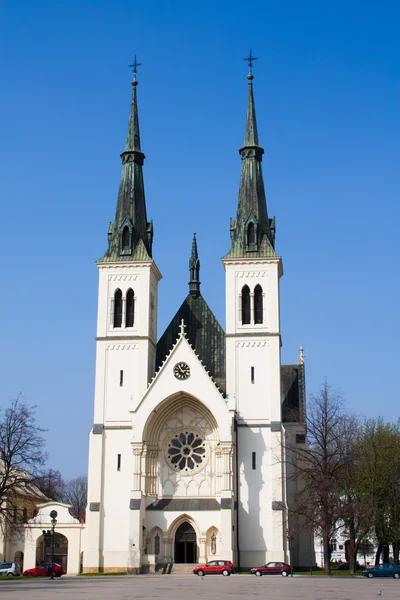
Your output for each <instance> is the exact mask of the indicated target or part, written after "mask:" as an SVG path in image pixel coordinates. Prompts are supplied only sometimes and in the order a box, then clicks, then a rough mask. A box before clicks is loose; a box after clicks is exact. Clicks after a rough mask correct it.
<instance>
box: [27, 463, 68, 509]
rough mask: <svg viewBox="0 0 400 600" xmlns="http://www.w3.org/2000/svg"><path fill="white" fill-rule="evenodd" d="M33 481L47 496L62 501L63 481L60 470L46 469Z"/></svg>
mask: <svg viewBox="0 0 400 600" xmlns="http://www.w3.org/2000/svg"><path fill="white" fill-rule="evenodd" d="M34 483H35V485H36V487H38V488H39V490H40V491H41V492H42V493H43V494H44V495H45V496H46V497H47V498H49V499H51V500H55V501H56V502H62V499H63V497H64V488H65V483H64V480H63V478H62V475H61V473H60V471H54V470H53V469H48V470H47V471H44V472H43V473H41V474H40V475H39V476H38V477H36V478H35V481H34Z"/></svg>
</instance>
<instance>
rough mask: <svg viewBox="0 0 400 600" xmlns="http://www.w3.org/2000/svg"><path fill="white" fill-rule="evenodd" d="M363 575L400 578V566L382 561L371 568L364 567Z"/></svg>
mask: <svg viewBox="0 0 400 600" xmlns="http://www.w3.org/2000/svg"><path fill="white" fill-rule="evenodd" d="M362 574H363V575H364V577H369V578H370V579H372V577H394V578H395V579H400V566H399V565H394V564H393V563H384V564H382V565H376V566H375V567H372V569H365V571H363V573H362Z"/></svg>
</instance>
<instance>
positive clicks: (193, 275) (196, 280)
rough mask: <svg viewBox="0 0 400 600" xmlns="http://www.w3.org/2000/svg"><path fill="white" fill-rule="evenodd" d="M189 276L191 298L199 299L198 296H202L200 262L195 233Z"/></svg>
mask: <svg viewBox="0 0 400 600" xmlns="http://www.w3.org/2000/svg"><path fill="white" fill-rule="evenodd" d="M189 274H190V281H189V292H190V294H191V296H193V297H194V298H197V296H200V261H199V255H198V252H197V240H196V234H195V233H194V234H193V242H192V255H191V257H190V261H189Z"/></svg>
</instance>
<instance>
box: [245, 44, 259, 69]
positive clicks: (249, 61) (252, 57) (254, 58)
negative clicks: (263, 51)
mask: <svg viewBox="0 0 400 600" xmlns="http://www.w3.org/2000/svg"><path fill="white" fill-rule="evenodd" d="M243 60H246V61H247V62H248V63H249V73H250V75H252V73H253V71H252V69H253V62H254V61H255V60H257V58H256V57H255V56H253V55H252V53H251V49H250V52H249V55H248V56H247V57H246V58H244V59H243Z"/></svg>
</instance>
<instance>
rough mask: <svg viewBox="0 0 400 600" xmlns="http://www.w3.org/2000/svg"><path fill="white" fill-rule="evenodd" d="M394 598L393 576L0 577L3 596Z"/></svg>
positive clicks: (399, 589) (398, 587)
mask: <svg viewBox="0 0 400 600" xmlns="http://www.w3.org/2000/svg"><path fill="white" fill-rule="evenodd" d="M380 590H382V594H381V595H380V598H382V600H395V599H396V600H398V598H399V597H400V581H396V580H393V579H380V580H379V579H373V580H368V579H364V578H361V577H360V578H358V577H357V578H354V579H353V578H339V577H338V578H325V577H321V576H314V577H304V576H297V577H296V576H294V577H293V578H291V577H287V578H283V577H271V576H270V577H254V576H251V575H232V576H231V577H222V576H216V575H214V576H208V577H207V576H206V577H202V578H201V577H195V576H194V575H154V576H151V575H139V576H122V577H118V576H115V577H65V578H61V579H55V580H53V581H52V580H51V579H36V580H35V579H23V580H13V579H10V580H7V581H0V596H1V597H2V598H4V599H6V600H8V599H10V600H20V599H21V600H22V599H27V598H29V600H79V599H80V598H82V599H84V600H103V599H104V600H127V599H130V598H134V599H147V598H149V599H150V598H151V599H160V600H225V599H226V600H228V599H229V600H239V598H240V599H241V600H242V599H243V598H247V599H250V598H263V599H265V600H267V599H274V600H275V599H276V600H293V599H295V600H336V599H338V600H360V599H362V600H377V596H378V594H379V592H380Z"/></svg>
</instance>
